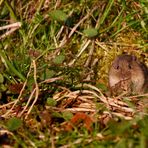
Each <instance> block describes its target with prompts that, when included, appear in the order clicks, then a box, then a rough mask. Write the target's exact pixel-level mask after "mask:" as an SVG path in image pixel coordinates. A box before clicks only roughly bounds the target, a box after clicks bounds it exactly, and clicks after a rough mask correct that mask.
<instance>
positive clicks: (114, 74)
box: [109, 55, 148, 94]
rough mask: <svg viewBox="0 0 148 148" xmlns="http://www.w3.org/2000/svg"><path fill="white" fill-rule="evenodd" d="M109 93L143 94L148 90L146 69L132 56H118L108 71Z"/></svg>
mask: <svg viewBox="0 0 148 148" xmlns="http://www.w3.org/2000/svg"><path fill="white" fill-rule="evenodd" d="M109 87H110V90H111V93H113V94H119V93H121V92H124V91H126V92H127V93H137V94H140V93H143V92H144V91H145V90H146V89H147V88H148V68H147V67H146V65H144V64H143V63H141V62H140V61H139V60H138V59H137V58H136V57H135V56H133V55H120V56H118V57H117V58H116V59H115V60H114V61H113V63H112V66H111V68H110V70H109Z"/></svg>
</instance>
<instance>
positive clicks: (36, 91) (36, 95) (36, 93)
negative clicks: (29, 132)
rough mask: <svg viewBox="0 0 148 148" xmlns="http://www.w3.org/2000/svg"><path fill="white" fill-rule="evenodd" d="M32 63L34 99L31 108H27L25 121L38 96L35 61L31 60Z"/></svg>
mask: <svg viewBox="0 0 148 148" xmlns="http://www.w3.org/2000/svg"><path fill="white" fill-rule="evenodd" d="M32 63H33V67H34V82H35V99H34V101H33V103H32V105H31V107H30V108H29V110H28V112H27V114H26V117H25V119H26V118H27V117H28V115H29V114H30V112H31V110H32V108H33V106H34V104H35V103H36V101H37V99H38V96H39V86H38V83H37V77H36V75H37V71H36V63H35V60H33V61H32Z"/></svg>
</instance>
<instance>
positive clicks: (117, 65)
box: [112, 57, 119, 69]
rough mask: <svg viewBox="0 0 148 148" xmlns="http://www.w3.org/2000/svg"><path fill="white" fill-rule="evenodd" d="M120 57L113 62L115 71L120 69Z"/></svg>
mask: <svg viewBox="0 0 148 148" xmlns="http://www.w3.org/2000/svg"><path fill="white" fill-rule="evenodd" d="M118 60H119V59H118V57H117V58H116V59H115V60H114V61H113V64H112V66H113V67H114V68H115V69H119V62H118Z"/></svg>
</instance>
